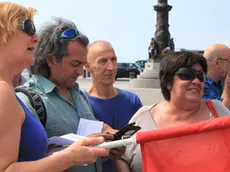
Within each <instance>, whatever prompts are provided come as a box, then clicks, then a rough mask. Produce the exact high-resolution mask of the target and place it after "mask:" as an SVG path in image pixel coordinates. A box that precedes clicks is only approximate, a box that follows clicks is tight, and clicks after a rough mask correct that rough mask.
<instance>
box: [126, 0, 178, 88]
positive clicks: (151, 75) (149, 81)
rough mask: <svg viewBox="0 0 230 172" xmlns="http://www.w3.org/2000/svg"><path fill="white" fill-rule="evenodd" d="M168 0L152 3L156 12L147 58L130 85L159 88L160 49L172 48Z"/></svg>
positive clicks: (170, 7)
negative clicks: (154, 27) (154, 29)
mask: <svg viewBox="0 0 230 172" xmlns="http://www.w3.org/2000/svg"><path fill="white" fill-rule="evenodd" d="M171 9H172V6H171V5H168V0H158V4H157V5H154V10H155V11H156V13H157V17H156V31H155V34H154V37H153V38H151V42H150V45H149V48H148V54H149V58H148V61H147V62H146V63H145V69H144V71H143V72H142V73H141V74H140V75H138V76H137V78H136V79H131V80H130V85H131V87H136V88H159V87H160V84H159V65H160V62H161V59H162V50H164V49H165V48H167V47H169V48H170V49H171V50H174V42H173V38H171V35H170V33H169V11H170V10H171Z"/></svg>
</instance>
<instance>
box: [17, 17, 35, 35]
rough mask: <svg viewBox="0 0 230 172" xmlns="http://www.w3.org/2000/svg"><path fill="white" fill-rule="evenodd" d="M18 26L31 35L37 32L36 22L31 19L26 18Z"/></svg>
mask: <svg viewBox="0 0 230 172" xmlns="http://www.w3.org/2000/svg"><path fill="white" fill-rule="evenodd" d="M18 28H19V29H21V30H22V31H23V32H25V33H26V34H28V35H29V36H34V35H35V33H36V28H35V25H34V22H33V21H31V20H24V21H22V22H21V23H20V24H19V25H18Z"/></svg>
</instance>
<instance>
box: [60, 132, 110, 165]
mask: <svg viewBox="0 0 230 172" xmlns="http://www.w3.org/2000/svg"><path fill="white" fill-rule="evenodd" d="M103 142H104V138H103V137H88V138H85V139H82V140H80V141H77V142H75V143H74V144H72V145H70V146H69V147H68V148H66V149H65V150H64V151H65V153H66V156H67V158H70V160H71V165H72V166H78V165H81V164H89V163H94V162H95V161H96V160H97V158H98V157H106V156H108V155H109V150H107V149H104V148H97V147H94V145H98V144H101V143H103Z"/></svg>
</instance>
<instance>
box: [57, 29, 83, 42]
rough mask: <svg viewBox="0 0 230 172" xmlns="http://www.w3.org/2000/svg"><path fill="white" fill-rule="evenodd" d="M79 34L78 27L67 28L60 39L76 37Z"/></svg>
mask: <svg viewBox="0 0 230 172" xmlns="http://www.w3.org/2000/svg"><path fill="white" fill-rule="evenodd" d="M78 35H79V32H78V30H76V29H67V30H65V31H64V32H62V33H61V35H60V36H59V39H61V38H65V39H69V40H71V39H74V38H76V37H77V36H78Z"/></svg>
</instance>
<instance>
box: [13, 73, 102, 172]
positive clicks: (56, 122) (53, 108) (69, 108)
mask: <svg viewBox="0 0 230 172" xmlns="http://www.w3.org/2000/svg"><path fill="white" fill-rule="evenodd" d="M24 85H26V86H28V87H30V88H32V89H33V90H34V91H35V92H36V93H37V94H39V95H40V97H41V98H42V101H43V103H44V105H45V107H46V111H47V122H46V127H45V129H46V132H47V135H48V137H52V136H61V135H64V134H68V133H76V132H77V128H78V124H79V121H80V118H85V119H90V120H96V119H95V117H94V115H93V112H92V109H91V107H90V105H89V104H88V101H87V100H86V99H85V98H84V94H83V93H82V92H81V91H80V90H79V86H78V84H77V83H76V84H75V85H74V86H73V88H71V89H70V92H71V94H72V97H73V100H74V104H72V103H71V102H70V101H68V99H67V98H65V97H64V96H62V95H61V94H60V92H59V90H58V89H57V87H56V85H55V84H54V83H52V82H51V81H50V80H48V79H47V78H45V77H43V76H32V78H31V79H30V80H29V81H28V82H26V83H25V84H24ZM17 96H18V97H19V98H20V99H21V100H22V101H23V103H24V104H25V105H26V106H27V107H28V109H29V110H30V111H31V112H32V113H33V114H34V115H35V116H36V117H37V118H38V116H37V114H36V111H35V110H34V109H33V108H32V106H31V105H30V102H29V99H28V98H27V96H26V95H25V94H23V93H21V92H18V93H17ZM68 171H71V172H72V171H77V172H78V171H79V172H100V171H101V161H100V159H99V160H98V161H97V162H96V163H95V164H89V165H88V166H79V167H73V168H71V169H69V170H68Z"/></svg>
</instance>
